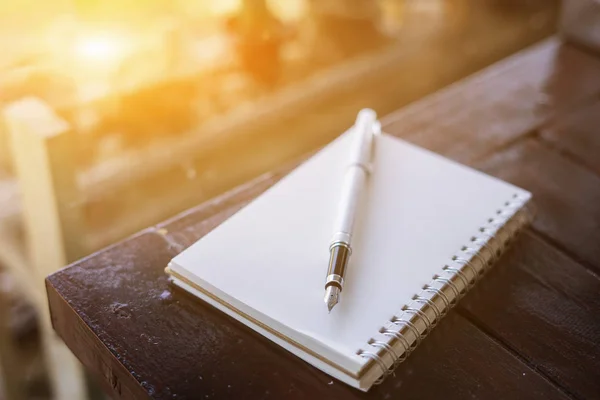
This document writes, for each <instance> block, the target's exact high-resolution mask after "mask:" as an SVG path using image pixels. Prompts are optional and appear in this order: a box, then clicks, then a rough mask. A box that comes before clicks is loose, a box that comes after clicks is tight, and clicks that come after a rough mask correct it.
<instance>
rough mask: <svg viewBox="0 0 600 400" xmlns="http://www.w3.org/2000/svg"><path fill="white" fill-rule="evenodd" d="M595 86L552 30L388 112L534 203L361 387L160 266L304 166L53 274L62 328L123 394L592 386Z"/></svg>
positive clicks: (549, 392)
mask: <svg viewBox="0 0 600 400" xmlns="http://www.w3.org/2000/svg"><path fill="white" fill-rule="evenodd" d="M599 93H600V61H599V60H597V59H594V58H592V57H591V56H590V55H589V54H586V53H583V52H582V51H580V50H577V49H575V48H572V47H570V46H567V45H562V44H560V43H559V41H558V40H556V39H551V40H548V41H546V42H544V43H541V44H540V45H538V46H536V47H534V48H532V49H529V50H526V51H524V52H522V53H520V54H518V55H516V56H514V57H512V58H510V59H508V60H506V61H503V62H501V63H500V64H498V65H496V66H493V67H491V68H489V69H487V70H485V71H482V72H481V73H480V74H478V75H476V76H475V77H473V78H470V79H467V80H465V81H463V82H459V83H457V84H455V85H453V86H451V87H449V88H448V89H446V90H444V91H442V92H440V93H438V94H435V95H433V96H430V97H428V98H426V99H424V100H422V101H420V102H418V103H416V104H415V105H413V106H409V107H407V108H406V109H403V110H400V111H399V112H397V113H395V114H392V115H391V116H389V117H387V118H386V119H384V121H387V123H386V126H385V128H386V131H388V132H390V133H392V134H397V135H399V136H402V137H406V138H407V139H409V140H410V141H413V142H415V143H418V144H420V145H423V146H425V147H428V148H431V149H433V150H436V151H438V152H440V153H441V154H444V155H446V156H449V157H451V158H454V159H456V160H460V161H462V162H466V163H468V164H470V165H473V166H475V167H477V168H479V169H481V170H483V171H485V172H488V173H490V174H492V175H495V176H498V177H500V178H502V179H506V180H508V181H511V182H514V183H516V184H518V185H520V186H522V187H524V188H525V189H528V190H530V191H532V192H533V194H534V199H535V203H536V205H537V208H538V213H537V218H536V220H535V222H534V224H533V225H532V228H531V229H530V230H529V231H526V232H525V233H524V234H523V235H522V236H521V237H520V238H519V239H518V240H517V241H516V243H515V245H514V246H513V247H512V248H511V249H510V250H509V252H508V253H507V254H506V255H505V256H504V257H503V258H502V259H501V260H500V261H499V263H498V264H497V265H496V268H495V269H494V270H493V271H492V272H491V273H490V274H489V276H488V277H487V278H486V279H484V280H483V281H482V282H481V283H480V285H479V286H478V287H477V288H475V289H474V290H473V292H472V293H470V294H469V295H468V296H467V297H466V298H465V299H464V302H463V303H461V305H460V306H459V308H458V310H457V311H455V312H451V313H450V314H449V315H448V317H447V318H446V319H445V320H444V321H443V322H442V323H440V325H439V327H438V328H436V329H435V330H434V332H433V333H432V334H431V335H430V336H429V337H428V339H427V340H425V341H424V342H423V344H422V345H421V347H420V348H419V349H418V350H417V351H416V352H415V353H414V354H413V355H411V357H410V358H409V359H408V360H407V361H406V362H405V363H403V364H402V365H401V366H400V367H399V368H398V370H397V371H396V373H395V375H394V376H393V377H390V378H388V379H387V380H386V381H385V382H384V384H383V385H381V386H378V387H375V388H373V389H372V390H371V391H370V392H369V393H367V394H364V393H361V392H358V391H356V390H353V389H351V388H349V387H348V386H346V385H343V384H341V383H339V382H337V381H335V380H332V379H331V378H330V377H329V376H327V375H325V374H323V373H321V372H319V371H318V370H317V369H315V368H313V367H311V366H310V365H308V364H307V363H304V362H303V361H301V360H300V359H298V358H297V357H295V356H293V355H291V354H289V353H287V352H286V351H284V350H282V349H281V348H279V347H278V346H274V345H272V344H271V343H270V342H269V341H268V340H266V339H264V338H263V337H262V336H260V335H258V334H256V333H254V332H253V331H251V330H250V329H248V328H246V327H244V326H243V325H241V324H240V323H238V322H236V321H235V320H233V319H231V318H229V317H227V316H225V315H223V314H221V313H219V312H217V311H215V310H213V309H212V308H211V307H209V306H207V305H204V304H203V303H202V302H200V301H198V300H196V299H194V298H193V297H192V296H189V295H187V294H185V293H183V292H181V291H179V290H174V289H173V287H171V286H170V285H169V284H168V283H167V279H166V276H165V275H164V272H163V268H164V266H165V265H166V264H167V262H168V261H169V260H170V258H171V257H173V256H174V255H175V254H177V253H178V252H179V251H181V250H182V249H183V248H185V247H186V246H188V245H189V244H191V243H193V242H194V241H195V240H197V239H198V238H199V237H201V236H203V235H205V234H207V233H208V232H210V230H211V229H213V228H214V227H215V226H217V225H218V224H219V223H220V222H222V221H223V220H224V219H226V218H227V217H229V216H230V215H232V214H233V213H234V212H235V211H237V210H239V209H240V208H241V207H243V206H244V205H245V204H247V203H248V202H249V201H250V200H251V199H252V198H254V197H256V196H257V195H259V194H260V193H262V191H264V190H265V189H267V188H268V187H270V186H271V185H272V184H273V183H274V182H276V181H277V180H278V179H279V178H280V177H281V176H282V175H284V174H285V173H286V172H287V171H289V170H290V169H291V168H293V166H294V165H295V164H291V165H288V166H284V167H282V168H281V170H278V171H275V172H273V173H271V174H268V175H266V176H264V177H262V178H260V179H258V180H255V181H253V182H251V183H250V184H247V185H245V186H243V187H240V188H238V189H236V190H234V191H232V192H230V193H227V194H225V195H223V196H221V197H219V198H217V199H214V200H213V201H210V202H207V203H205V204H202V205H200V206H198V207H196V208H194V209H192V210H190V211H188V212H186V213H184V214H182V215H180V216H178V217H176V218H174V219H172V220H170V221H167V222H165V223H163V224H160V225H159V226H157V227H153V228H151V229H148V230H146V231H144V232H142V233H140V234H139V235H137V236H135V237H133V238H130V239H128V240H126V241H124V242H121V243H119V244H116V245H114V246H112V247H110V248H108V249H105V250H103V251H102V252H99V253H97V254H96V255H93V256H91V257H88V258H86V259H84V260H81V261H79V262H78V263H76V264H74V265H72V266H70V267H69V268H66V269H64V270H62V271H60V272H58V273H55V274H53V275H51V276H50V277H49V278H48V279H47V289H48V293H49V298H50V306H51V310H52V318H53V323H54V327H55V329H56V330H57V332H58V333H59V334H60V335H61V337H62V338H63V339H64V340H65V342H66V343H67V344H68V345H69V347H70V348H71V349H72V350H73V351H74V353H75V354H76V355H77V356H78V357H79V358H80V360H81V361H82V362H83V363H84V365H86V366H87V367H88V369H89V370H90V371H91V372H92V373H94V374H95V375H96V376H97V377H98V378H99V380H100V381H101V382H102V384H103V385H104V387H105V388H106V390H107V393H109V394H110V395H112V396H114V397H115V398H127V399H129V398H144V397H151V398H158V399H166V398H169V399H171V398H180V399H184V398H190V399H191V398H193V399H196V398H307V397H309V398H315V399H317V398H344V399H346V398H350V399H352V398H363V397H364V398H381V399H388V398H398V397H400V396H402V397H403V398H441V397H443V398H447V399H453V398H456V399H464V398H482V399H484V398H485V399H487V398H507V399H508V398H510V399H513V398H540V399H542V398H544V399H546V398H552V399H554V398H556V399H558V398H566V399H568V398H570V399H593V398H597V397H598V393H600V386H599V385H598V382H600V376H599V373H598V371H600V365H599V364H598V362H599V361H598V360H600V350H599V349H598V346H597V342H598V341H599V340H600V325H599V324H598V321H600V303H599V300H598V298H597V297H598V296H597V293H598V292H599V290H600V281H599V279H598V275H597V273H598V271H600V247H598V243H600V233H599V231H600V229H599V228H600V227H599V225H600V178H599V177H598V171H597V169H596V167H597V158H596V157H594V151H593V149H594V146H597V145H598V139H597V137H596V136H597V135H596V133H597V131H598V128H596V127H595V126H594V124H595V122H594V121H596V114H595V113H594V111H593V110H594V107H595V104H596V103H597V101H598V94H599ZM590 110H592V111H590Z"/></svg>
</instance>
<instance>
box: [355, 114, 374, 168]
mask: <svg viewBox="0 0 600 400" xmlns="http://www.w3.org/2000/svg"><path fill="white" fill-rule="evenodd" d="M376 121H377V114H376V113H375V111H373V110H371V109H370V108H364V109H362V110H360V112H359V113H358V116H357V117H356V122H355V123H354V135H353V136H354V140H353V144H352V149H351V156H350V163H351V164H361V165H363V166H364V167H368V165H367V164H368V163H369V160H370V159H371V141H372V140H373V125H374V124H375V122H376Z"/></svg>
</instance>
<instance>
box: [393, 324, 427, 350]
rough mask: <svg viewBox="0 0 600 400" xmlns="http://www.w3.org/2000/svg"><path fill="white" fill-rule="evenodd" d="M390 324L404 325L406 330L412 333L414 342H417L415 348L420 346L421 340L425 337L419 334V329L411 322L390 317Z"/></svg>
mask: <svg viewBox="0 0 600 400" xmlns="http://www.w3.org/2000/svg"><path fill="white" fill-rule="evenodd" d="M390 322H391V323H392V324H394V325H400V326H402V325H404V326H406V327H407V328H408V329H410V331H411V332H412V333H413V335H415V338H416V339H415V340H416V341H417V346H418V345H420V344H421V340H423V338H424V337H425V335H422V334H421V333H420V332H419V329H418V328H417V327H416V326H415V324H413V323H412V322H411V321H407V320H405V319H402V318H398V317H392V319H391V320H390Z"/></svg>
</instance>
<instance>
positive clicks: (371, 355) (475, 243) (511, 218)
mask: <svg viewBox="0 0 600 400" xmlns="http://www.w3.org/2000/svg"><path fill="white" fill-rule="evenodd" d="M527 199H528V198H527V197H521V196H519V195H518V194H515V195H514V196H512V199H511V200H509V201H506V202H505V203H504V205H503V207H502V208H500V209H498V210H497V211H496V213H495V216H494V217H492V218H489V219H488V220H487V222H486V223H485V224H484V225H482V226H481V227H480V228H479V231H478V232H477V234H476V235H474V236H472V237H471V238H470V241H469V245H466V246H463V247H462V248H461V249H460V252H462V253H463V254H465V255H467V256H470V257H463V256H461V255H454V256H453V257H451V261H452V263H453V264H451V265H445V266H444V267H442V271H443V272H447V273H449V274H451V276H449V277H445V276H439V275H434V276H433V278H432V281H431V283H430V284H428V285H425V286H423V288H422V291H421V293H430V295H421V294H415V295H414V296H413V297H412V304H414V305H415V306H411V305H410V304H407V305H405V306H404V307H402V314H400V316H393V317H392V318H391V319H390V320H389V322H391V323H392V324H394V325H395V326H397V327H398V330H395V329H389V328H385V327H382V328H381V329H380V331H379V332H380V333H381V334H382V335H384V336H386V337H388V338H389V341H387V342H385V341H381V340H376V339H373V338H372V339H370V340H369V342H368V344H369V345H370V346H371V348H372V349H373V351H366V350H362V349H361V350H359V351H358V352H357V354H358V355H360V356H362V357H364V358H368V359H370V360H373V361H374V362H375V363H376V364H378V366H379V367H380V368H381V371H382V375H381V377H379V379H377V381H376V382H375V384H379V383H381V382H382V381H383V380H384V379H385V377H387V376H388V375H390V374H391V373H392V372H393V371H394V369H395V368H396V367H397V365H398V364H399V363H401V362H402V361H404V360H405V359H406V358H407V357H408V356H409V355H410V354H411V353H412V352H413V351H414V350H415V348H416V347H418V346H419V344H421V341H422V340H423V339H424V338H425V336H427V335H428V334H429V333H430V332H431V330H432V329H433V327H435V326H436V325H437V324H438V323H439V322H440V320H441V319H442V318H443V317H444V316H445V315H446V313H447V312H448V311H449V310H450V309H451V308H452V307H454V306H455V305H456V303H457V302H458V300H459V299H460V298H461V297H462V296H463V295H464V294H465V293H466V292H467V291H468V289H469V288H470V287H471V286H473V285H474V284H475V283H476V281H477V280H478V279H479V278H480V277H481V276H482V275H483V274H485V273H486V272H487V269H488V268H489V266H490V265H491V264H493V263H494V262H495V261H496V260H497V258H498V257H499V255H500V253H501V252H502V251H504V249H505V248H506V246H507V245H508V244H509V242H510V241H511V239H512V238H514V236H515V235H516V233H517V232H518V231H519V230H520V229H521V228H522V227H523V226H524V225H525V222H526V221H529V220H530V217H529V215H528V214H527V211H528V210H526V209H525V208H523V202H524V201H526V200H527ZM486 253H487V254H486ZM473 261H478V262H477V263H476V264H474V263H473ZM477 265H478V266H477ZM467 269H468V270H470V271H471V272H472V274H473V278H472V279H469V277H468V274H467V273H465V270H467ZM453 279H457V280H460V282H462V283H463V286H464V289H463V290H459V288H458V287H457V284H456V283H457V282H453ZM435 282H438V283H439V284H441V285H442V287H441V288H438V287H436V285H434V284H435ZM445 290H450V291H451V292H452V293H453V295H452V296H449V295H447V294H446V293H445V292H444V291H445ZM425 296H427V297H425ZM450 297H451V298H450ZM437 299H439V300H440V301H441V302H442V303H443V307H438V305H437V304H436V300H437ZM417 304H419V305H421V306H418V305H417ZM424 307H429V308H430V309H431V310H432V312H433V314H434V315H435V317H434V318H433V319H432V318H431V317H430V316H429V315H427V314H426V312H425V311H423V308H424ZM405 314H406V316H405ZM417 321H421V322H422V323H423V325H424V326H425V329H424V331H423V332H422V333H421V332H420V331H419V328H417V325H415V324H416V322H417ZM405 328H406V329H405ZM403 331H404V333H403ZM408 331H410V332H411V333H412V334H413V336H414V340H413V341H411V340H409V336H406V333H408ZM396 343H397V344H400V345H401V346H402V349H401V350H402V352H401V353H400V352H399V350H398V349H395V348H394V345H395V344H396ZM375 349H376V351H375ZM385 354H388V355H389V356H390V358H391V359H392V360H393V362H392V364H391V365H390V366H389V367H387V366H386V363H385V361H384V360H383V358H382V356H383V355H385Z"/></svg>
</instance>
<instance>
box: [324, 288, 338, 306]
mask: <svg viewBox="0 0 600 400" xmlns="http://www.w3.org/2000/svg"><path fill="white" fill-rule="evenodd" d="M339 298H340V288H338V287H337V286H335V285H329V286H327V289H326V290H325V304H327V309H328V310H329V312H331V310H332V309H333V307H335V305H336V304H337V303H338V300H339Z"/></svg>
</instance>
